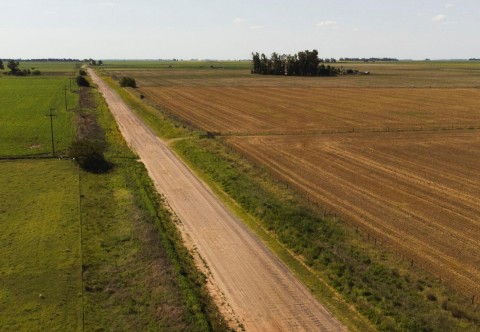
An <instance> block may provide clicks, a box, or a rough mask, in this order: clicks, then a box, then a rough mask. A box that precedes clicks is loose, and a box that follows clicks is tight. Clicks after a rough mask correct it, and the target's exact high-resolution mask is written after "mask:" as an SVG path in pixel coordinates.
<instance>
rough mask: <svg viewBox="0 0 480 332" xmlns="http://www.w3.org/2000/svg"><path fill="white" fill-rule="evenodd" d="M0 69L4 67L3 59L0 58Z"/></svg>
mask: <svg viewBox="0 0 480 332" xmlns="http://www.w3.org/2000/svg"><path fill="white" fill-rule="evenodd" d="M0 69H5V67H4V66H3V60H2V59H0Z"/></svg>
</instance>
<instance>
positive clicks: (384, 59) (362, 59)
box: [339, 58, 398, 62]
mask: <svg viewBox="0 0 480 332" xmlns="http://www.w3.org/2000/svg"><path fill="white" fill-rule="evenodd" d="M339 61H357V62H359V61H363V62H376V61H398V59H395V58H340V59H339Z"/></svg>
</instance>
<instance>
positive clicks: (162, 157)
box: [89, 69, 345, 331]
mask: <svg viewBox="0 0 480 332" xmlns="http://www.w3.org/2000/svg"><path fill="white" fill-rule="evenodd" d="M89 73H90V76H91V77H92V79H93V81H94V82H95V83H96V84H97V85H98V87H99V90H100V92H101V93H102V94H103V95H104V97H105V99H106V100H107V103H108V105H109V108H110V110H111V111H112V113H113V114H114V116H115V119H116V120H117V123H118V125H119V127H120V130H121V132H122V134H123V135H124V137H125V139H126V141H127V142H128V144H129V145H130V147H131V148H132V149H133V150H134V151H136V152H137V154H138V155H139V156H140V158H141V160H142V161H143V163H144V164H145V166H146V168H147V170H148V172H149V174H150V176H151V178H152V180H153V182H154V184H155V186H156V188H157V190H159V192H161V193H162V194H163V195H164V196H165V197H166V199H167V201H168V202H169V204H170V206H171V207H172V209H173V210H174V211H175V212H176V214H177V216H178V217H179V219H180V220H181V222H182V224H183V226H184V227H185V230H186V232H187V233H188V235H189V237H190V238H191V240H192V241H193V243H194V245H195V247H196V248H197V250H198V252H199V254H200V255H201V256H202V258H203V259H204V260H205V261H206V263H207V264H208V267H209V269H210V272H211V273H212V277H213V279H214V280H215V282H216V284H217V285H218V287H219V288H220V289H221V290H222V291H223V292H224V294H225V298H226V300H227V302H228V303H229V304H230V305H231V307H232V308H233V309H234V311H235V313H236V315H238V316H239V318H240V320H241V322H242V323H243V325H244V326H245V328H246V330H247V331H342V330H345V328H344V327H343V326H342V325H341V324H340V323H339V322H338V321H337V320H336V319H335V318H333V317H332V316H331V314H330V313H329V312H328V311H327V310H326V309H325V308H324V307H323V306H322V305H321V304H320V303H319V302H318V301H317V300H316V299H315V298H314V297H313V296H312V294H311V293H310V291H309V290H307V289H306V288H305V287H304V286H303V285H302V284H301V283H300V282H298V281H297V280H296V278H295V277H294V276H293V274H292V273H291V272H290V271H289V270H288V269H287V268H286V267H285V266H284V265H283V264H282V263H281V262H280V261H279V259H278V258H276V257H275V256H274V255H273V254H272V253H271V252H270V251H269V250H268V249H266V247H265V246H264V245H263V244H262V243H261V242H260V240H259V239H257V238H256V237H255V236H254V235H253V234H252V233H251V232H250V231H249V230H248V229H247V228H246V226H245V225H244V224H243V223H242V222H240V221H239V220H238V219H237V218H235V217H234V216H233V215H232V214H231V213H230V212H229V211H228V210H227V209H226V208H225V207H224V206H223V205H222V204H221V203H220V201H219V200H218V199H217V198H216V197H215V196H214V195H213V194H212V192H211V191H210V190H209V189H208V187H206V185H205V184H203V182H201V181H200V180H199V179H198V178H197V177H195V176H194V175H193V174H192V172H191V171H190V170H189V169H188V168H187V167H186V166H185V165H184V164H183V163H182V162H181V161H180V160H179V159H178V158H177V157H176V156H175V155H174V154H173V153H172V152H171V151H170V150H169V149H168V147H167V146H166V144H165V143H164V142H162V141H161V140H160V139H158V138H157V137H156V136H155V135H154V134H153V132H152V131H151V130H150V129H149V128H148V127H147V126H146V125H145V124H143V123H142V122H141V121H140V120H139V119H138V118H137V117H136V116H135V115H134V114H133V112H132V111H131V110H130V109H129V108H128V107H127V106H126V105H125V103H124V102H123V101H122V100H121V98H120V97H119V96H118V95H117V94H115V93H114V92H113V91H112V90H111V89H110V88H109V87H108V86H107V85H106V83H105V82H103V81H102V80H101V79H100V78H99V77H98V76H97V75H96V74H95V73H94V72H93V71H92V70H91V69H89Z"/></svg>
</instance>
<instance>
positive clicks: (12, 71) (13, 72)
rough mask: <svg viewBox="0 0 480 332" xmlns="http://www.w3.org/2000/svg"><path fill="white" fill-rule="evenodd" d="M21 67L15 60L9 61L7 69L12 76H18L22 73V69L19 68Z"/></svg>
mask: <svg viewBox="0 0 480 332" xmlns="http://www.w3.org/2000/svg"><path fill="white" fill-rule="evenodd" d="M19 66H20V62H18V61H15V60H9V61H8V64H7V67H8V69H10V75H18V73H19V72H20V69H19V68H18V67H19Z"/></svg>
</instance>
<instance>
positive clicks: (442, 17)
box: [432, 14, 447, 22]
mask: <svg viewBox="0 0 480 332" xmlns="http://www.w3.org/2000/svg"><path fill="white" fill-rule="evenodd" d="M446 19H447V17H446V16H445V15H443V14H439V15H437V16H435V17H434V18H432V22H444V21H445V20H446Z"/></svg>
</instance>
